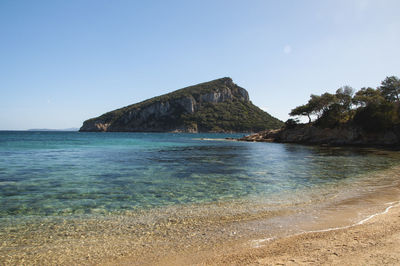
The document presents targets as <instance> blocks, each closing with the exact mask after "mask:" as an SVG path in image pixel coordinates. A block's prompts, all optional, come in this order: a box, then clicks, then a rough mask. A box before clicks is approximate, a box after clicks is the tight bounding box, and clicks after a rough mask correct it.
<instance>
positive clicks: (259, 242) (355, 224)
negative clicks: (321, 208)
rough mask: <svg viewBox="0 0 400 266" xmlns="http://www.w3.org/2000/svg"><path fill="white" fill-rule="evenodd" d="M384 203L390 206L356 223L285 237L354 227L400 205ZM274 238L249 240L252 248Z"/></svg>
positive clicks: (258, 246)
mask: <svg viewBox="0 0 400 266" xmlns="http://www.w3.org/2000/svg"><path fill="white" fill-rule="evenodd" d="M385 205H390V206H388V207H387V208H386V209H385V210H384V211H382V212H378V213H374V214H372V215H370V216H368V217H367V218H365V219H363V220H361V221H359V222H357V223H354V224H351V225H346V226H341V227H331V228H326V229H320V230H311V231H304V232H301V233H297V234H293V235H288V236H287V237H291V236H299V235H303V234H310V233H324V232H330V231H336V230H342V229H348V228H351V227H354V226H357V225H362V224H364V223H365V222H367V221H369V220H371V219H372V218H374V217H376V216H379V215H383V214H386V213H388V212H389V210H390V209H392V208H394V207H397V206H400V201H395V202H389V203H386V204H385ZM275 239H277V237H269V238H264V239H263V238H262V239H256V240H252V241H251V246H252V247H253V248H260V247H262V246H265V245H266V244H262V243H265V242H270V241H272V240H275Z"/></svg>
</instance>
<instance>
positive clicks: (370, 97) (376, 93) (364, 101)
mask: <svg viewBox="0 0 400 266" xmlns="http://www.w3.org/2000/svg"><path fill="white" fill-rule="evenodd" d="M384 101H385V98H384V97H383V96H382V93H381V91H380V90H375V89H373V88H371V87H368V88H365V87H364V88H362V89H361V90H359V91H357V92H356V94H355V95H354V97H353V99H352V102H353V103H354V104H355V105H359V106H361V107H365V106H367V105H372V104H374V105H377V104H380V103H382V102H384Z"/></svg>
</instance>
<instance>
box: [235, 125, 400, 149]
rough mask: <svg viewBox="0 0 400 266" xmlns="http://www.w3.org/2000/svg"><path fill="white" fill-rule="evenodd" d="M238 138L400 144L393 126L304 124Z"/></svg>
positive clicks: (358, 144)
mask: <svg viewBox="0 0 400 266" xmlns="http://www.w3.org/2000/svg"><path fill="white" fill-rule="evenodd" d="M239 140H241V141H259V142H280V143H300V144H319V145H321V144H324V145H332V146H343V145H356V146H386V147H393V148H394V147H399V146H400V129H399V128H393V129H391V130H386V131H376V132H367V131H365V130H364V129H362V128H360V127H356V126H344V127H340V128H319V127H316V126H313V125H307V124H306V125H297V126H294V127H286V128H285V127H284V128H281V129H277V130H266V131H262V132H259V133H256V134H253V135H250V136H246V137H243V138H241V139H239Z"/></svg>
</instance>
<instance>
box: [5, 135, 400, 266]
mask: <svg viewBox="0 0 400 266" xmlns="http://www.w3.org/2000/svg"><path fill="white" fill-rule="evenodd" d="M243 135H244V134H211V133H207V134H183V133H179V134H178V133H176V134H175V133H111V132H110V133H89V132H58V131H57V132H43V131H40V132H39V131H38V132H34V131H0V240H1V247H0V264H3V265H4V264H15V263H17V264H20V263H24V261H25V262H26V261H30V262H32V263H33V264H43V263H44V264H46V263H51V264H53V263H56V264H69V263H79V264H82V263H83V264H85V263H98V262H101V261H104V259H110V258H111V259H112V258H115V257H116V256H128V255H129V256H133V258H135V256H136V257H140V258H146V256H147V258H150V257H151V258H153V259H154V258H155V257H156V256H161V255H162V254H164V255H165V254H166V253H170V252H172V251H171V250H177V251H176V252H178V251H179V250H183V249H185V250H187V249H190V247H193V246H196V248H199V247H204V248H210V247H213V246H215V245H219V244H220V243H223V242H226V241H235V240H238V241H239V240H243V241H244V240H245V241H248V243H249V244H251V243H253V242H251V241H256V240H257V239H270V238H274V237H278V236H279V235H284V234H294V233H299V232H303V231H305V230H315V229H316V228H317V229H321V230H323V229H324V228H330V227H337V226H348V225H349V224H352V223H356V222H357V221H360V220H362V219H365V218H366V217H368V216H369V215H371V214H373V213H376V212H378V211H380V210H381V209H382V208H383V207H384V206H386V205H385V204H388V203H391V202H394V201H395V200H397V198H396V195H398V192H399V189H398V188H399V182H400V178H399V172H400V171H399V170H400V168H399V167H400V153H399V152H398V151H395V150H387V149H386V150H382V149H376V148H359V147H321V146H305V145H297V144H278V143H256V142H238V141H232V140H228V139H226V138H239V137H242V136H243ZM340 211H341V212H340ZM311 225H312V226H311ZM243 241H242V242H243ZM245 241H244V242H245ZM244 242H243V243H244ZM246 243H247V242H246ZM254 243H255V242H254ZM257 243H259V242H257Z"/></svg>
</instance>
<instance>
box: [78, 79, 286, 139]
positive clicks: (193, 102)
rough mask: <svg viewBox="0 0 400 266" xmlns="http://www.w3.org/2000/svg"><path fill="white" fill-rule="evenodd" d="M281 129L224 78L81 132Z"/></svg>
mask: <svg viewBox="0 0 400 266" xmlns="http://www.w3.org/2000/svg"><path fill="white" fill-rule="evenodd" d="M281 125H282V122H281V121H279V120H278V119H276V118H274V117H272V116H271V115H269V114H268V113H266V112H264V111H262V110H261V109H260V108H258V107H256V106H255V105H253V104H252V103H251V101H250V100H249V94H248V92H247V91H246V90H245V89H243V88H241V87H239V86H238V85H236V84H235V83H233V81H232V79H230V78H221V79H217V80H213V81H210V82H205V83H201V84H198V85H195V86H190V87H187V88H183V89H180V90H177V91H174V92H172V93H168V94H165V95H162V96H158V97H155V98H152V99H149V100H146V101H143V102H140V103H137V104H133V105H129V106H126V107H123V108H121V109H117V110H114V111H111V112H108V113H105V114H103V115H101V116H99V117H96V118H92V119H89V120H86V121H85V122H84V123H83V126H82V127H81V128H80V131H94V132H101V131H112V132H126V131H129V132H256V131H260V130H265V129H273V128H279V127H280V126H281Z"/></svg>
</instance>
